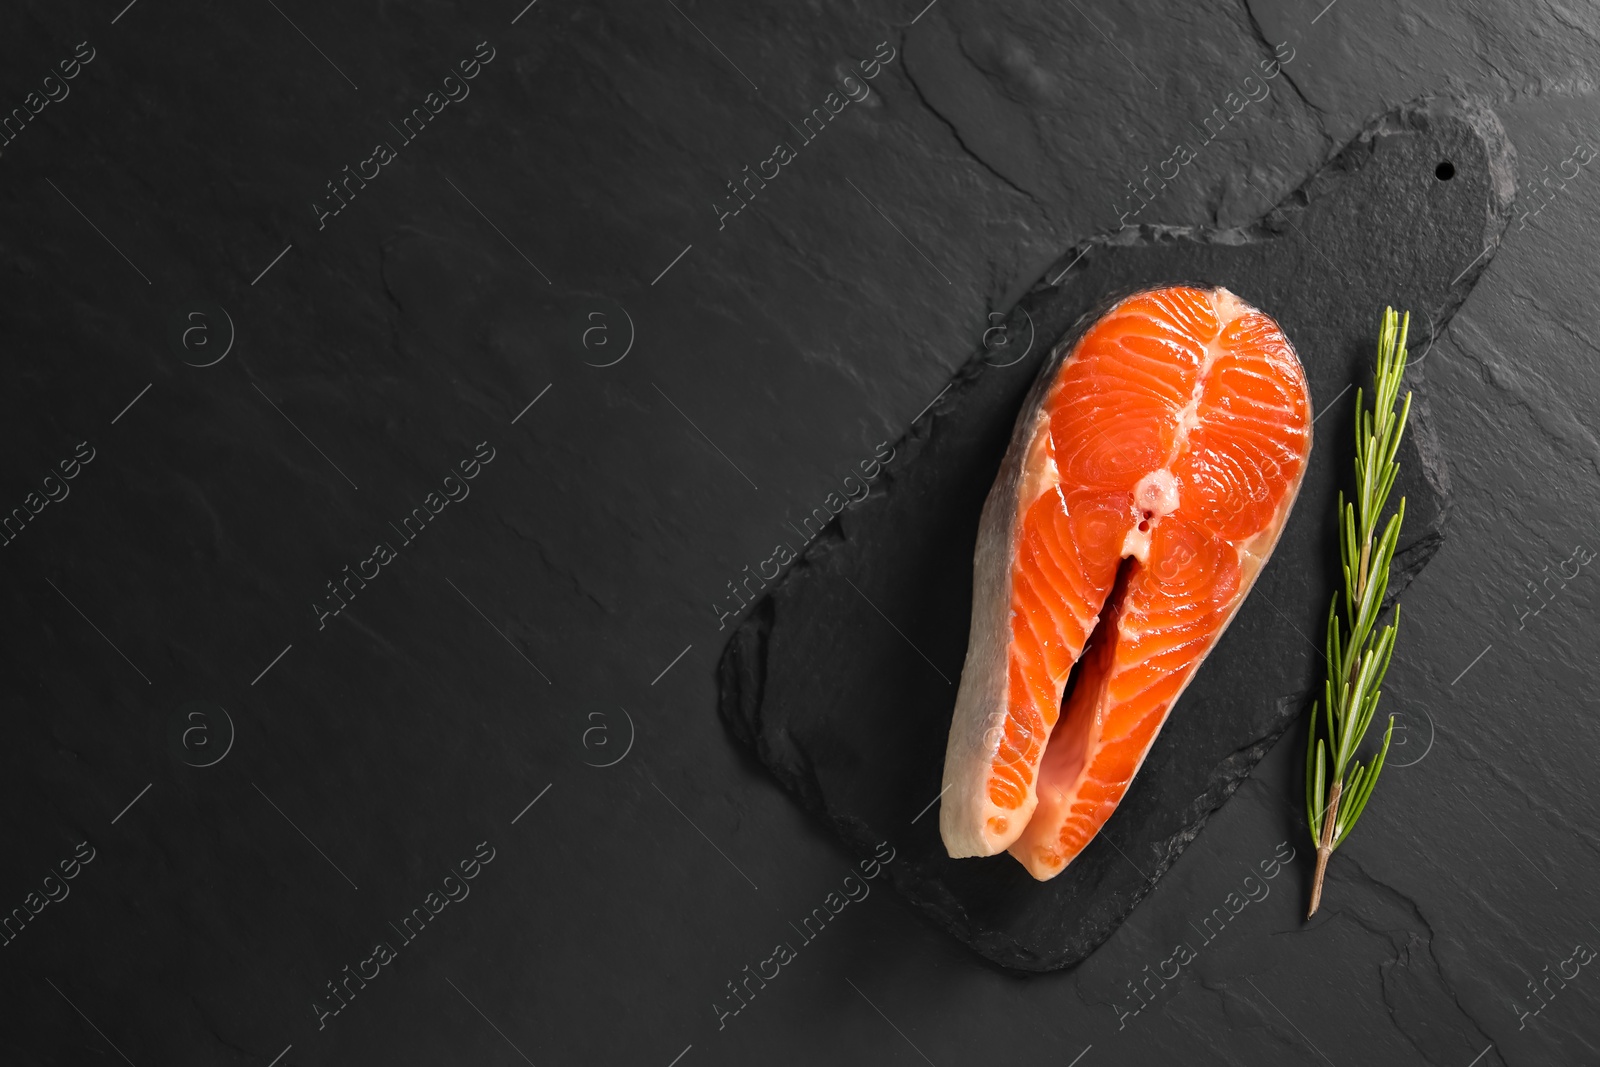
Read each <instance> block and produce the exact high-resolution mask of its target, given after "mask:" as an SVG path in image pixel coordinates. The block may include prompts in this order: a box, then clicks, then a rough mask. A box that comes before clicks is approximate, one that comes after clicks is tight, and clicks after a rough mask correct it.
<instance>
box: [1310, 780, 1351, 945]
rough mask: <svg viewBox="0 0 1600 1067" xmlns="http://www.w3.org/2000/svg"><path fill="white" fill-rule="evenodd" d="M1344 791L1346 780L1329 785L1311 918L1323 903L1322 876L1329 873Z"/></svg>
mask: <svg viewBox="0 0 1600 1067" xmlns="http://www.w3.org/2000/svg"><path fill="white" fill-rule="evenodd" d="M1343 791H1344V781H1343V779H1342V778H1339V777H1335V778H1334V779H1333V784H1332V785H1330V786H1329V787H1328V810H1327V811H1326V812H1324V813H1323V816H1322V840H1321V841H1319V842H1318V843H1317V871H1316V874H1314V875H1312V878H1311V908H1310V909H1309V910H1308V911H1307V912H1306V918H1307V919H1309V918H1311V917H1312V916H1313V915H1315V914H1316V913H1317V906H1318V905H1320V904H1321V903H1322V878H1323V876H1324V875H1325V874H1327V873H1328V857H1329V856H1332V855H1333V824H1334V823H1336V822H1338V821H1339V794H1340V793H1342V792H1343Z"/></svg>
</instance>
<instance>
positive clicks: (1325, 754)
mask: <svg viewBox="0 0 1600 1067" xmlns="http://www.w3.org/2000/svg"><path fill="white" fill-rule="evenodd" d="M1410 327H1411V313H1410V312H1406V316H1405V318H1404V319H1401V318H1400V317H1399V316H1398V315H1396V314H1395V310H1394V308H1385V309H1384V312H1383V326H1382V328H1381V330H1380V331H1379V333H1378V365H1377V368H1376V370H1375V371H1374V373H1373V393H1374V396H1373V407H1372V410H1371V411H1368V410H1367V409H1366V407H1365V406H1364V405H1363V403H1362V401H1363V394H1362V391H1361V390H1359V389H1358V390H1357V391H1356V499H1355V502H1354V503H1348V504H1347V503H1346V502H1345V498H1344V493H1343V492H1340V494H1339V552H1340V555H1341V556H1342V557H1343V564H1344V590H1343V593H1342V596H1343V598H1344V615H1343V617H1342V618H1341V617H1340V615H1339V600H1340V596H1341V594H1340V593H1335V594H1334V596H1333V603H1331V604H1329V605H1328V647H1327V657H1328V680H1327V682H1326V684H1325V685H1324V686H1323V694H1322V699H1321V700H1320V701H1318V702H1317V703H1316V705H1314V706H1313V707H1312V709H1311V735H1310V738H1309V739H1308V741H1307V743H1306V820H1307V822H1308V823H1309V824H1310V826H1311V839H1312V841H1313V842H1314V843H1315V844H1316V847H1317V872H1316V876H1315V878H1314V879H1313V880H1312V883H1311V907H1310V909H1309V910H1308V911H1307V912H1306V918H1308V919H1309V918H1311V916H1313V915H1315V914H1316V913H1317V905H1318V904H1320V903H1321V901H1322V879H1323V876H1324V875H1325V874H1326V873H1327V869H1328V858H1329V857H1330V856H1332V855H1333V850H1334V849H1336V848H1338V847H1339V846H1340V845H1341V844H1343V843H1344V840H1345V838H1347V837H1349V836H1350V831H1351V830H1353V829H1355V825H1356V820H1357V819H1359V818H1360V817H1361V812H1362V811H1363V810H1364V809H1365V808H1366V806H1367V799H1368V798H1369V797H1370V796H1371V795H1372V787H1373V786H1374V785H1376V784H1377V782H1378V774H1379V772H1381V771H1382V770H1383V760H1384V757H1385V756H1387V755H1388V753H1389V739H1390V737H1392V736H1393V735H1394V716H1392V715H1391V716H1390V717H1389V728H1388V729H1387V730H1385V731H1384V734H1383V748H1382V749H1381V750H1380V751H1379V752H1378V755H1377V757H1376V758H1374V759H1373V760H1372V762H1371V763H1370V764H1367V765H1363V764H1362V763H1361V761H1360V760H1358V759H1356V749H1358V748H1359V747H1360V746H1361V741H1362V738H1364V737H1365V736H1366V734H1367V727H1368V726H1370V725H1371V724H1372V717H1373V714H1374V712H1376V711H1377V710H1378V698H1379V696H1381V695H1382V692H1381V690H1380V689H1379V688H1378V686H1379V685H1380V684H1381V683H1382V681H1383V675H1384V672H1385V671H1387V670H1388V669H1389V657H1390V656H1392V655H1393V654H1394V640H1395V633H1396V630H1397V628H1398V627H1399V625H1400V606H1399V605H1398V604H1396V605H1395V609H1394V619H1393V621H1392V622H1391V623H1390V624H1389V625H1387V626H1385V627H1384V628H1383V629H1382V630H1381V631H1377V632H1374V631H1375V630H1376V627H1377V622H1378V614H1379V612H1381V611H1382V610H1383V599H1384V596H1385V595H1386V594H1387V593H1388V591H1389V564H1390V563H1391V562H1392V561H1393V559H1394V551H1395V546H1396V545H1397V544H1398V543H1399V540H1400V524H1401V522H1403V521H1404V520H1405V515H1406V501H1405V498H1404V497H1401V498H1400V507H1399V509H1398V510H1397V511H1396V513H1395V514H1393V515H1391V516H1390V517H1389V521H1388V523H1387V524H1386V525H1385V526H1384V528H1383V534H1382V536H1381V537H1378V538H1377V540H1376V542H1374V539H1373V538H1374V536H1375V535H1376V534H1377V531H1378V518H1379V515H1380V513H1381V512H1382V511H1383V505H1384V502H1385V501H1387V500H1388V499H1389V490H1390V489H1391V488H1392V487H1393V486H1394V479H1395V475H1396V474H1398V473H1399V471H1400V465H1399V463H1397V462H1396V461H1395V455H1396V453H1398V452H1399V450H1400V435H1401V434H1403V433H1404V432H1405V428H1406V417H1407V416H1408V415H1410V413H1411V394H1410V393H1409V392H1408V393H1407V394H1406V399H1405V404H1404V405H1403V406H1402V407H1401V409H1400V413H1399V415H1398V416H1397V415H1396V414H1395V410H1394V407H1395V400H1396V398H1397V397H1398V396H1399V394H1400V379H1401V378H1402V377H1403V376H1404V375H1405V371H1406V334H1407V332H1408V331H1409V329H1410Z"/></svg>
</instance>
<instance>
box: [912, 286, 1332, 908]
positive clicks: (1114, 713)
mask: <svg viewBox="0 0 1600 1067" xmlns="http://www.w3.org/2000/svg"><path fill="white" fill-rule="evenodd" d="M1063 347H1065V346H1063ZM1310 454H1311V398H1310V394H1309V392H1308V391H1307V388H1306V378H1305V371H1304V369H1303V368H1302V367H1301V366H1300V360H1299V358H1298V357H1297V356H1296V355H1295V351H1294V348H1293V347H1292V346H1291V345H1290V344H1289V340H1288V338H1286V337H1285V336H1284V334H1283V331H1282V330H1281V329H1279V327H1278V324H1277V323H1276V322H1274V321H1273V320H1272V319H1271V318H1269V317H1268V316H1267V315H1265V314H1263V313H1262V312H1260V311H1258V310H1256V309H1255V308H1253V307H1251V306H1250V305H1249V304H1247V303H1245V302H1244V301H1243V300H1240V299H1239V298H1238V297H1237V296H1235V295H1234V294H1232V293H1230V292H1229V291H1228V290H1226V289H1221V288H1218V289H1209V290H1208V289H1199V288H1193V287H1189V286H1168V287H1164V288H1159V289H1151V290H1147V291H1144V292H1139V293H1135V294H1133V295H1132V296H1129V297H1127V298H1125V299H1123V300H1121V301H1120V302H1118V303H1117V304H1115V305H1113V306H1112V308H1111V309H1110V310H1109V311H1107V312H1106V313H1105V314H1104V315H1103V316H1101V318H1100V319H1099V320H1098V321H1096V322H1095V323H1094V324H1093V325H1091V326H1090V327H1089V328H1088V329H1087V330H1086V331H1085V332H1084V333H1083V334H1081V335H1080V336H1079V337H1078V339H1077V340H1076V341H1075V342H1072V343H1071V345H1070V348H1068V349H1067V351H1066V352H1065V353H1064V358H1063V354H1062V353H1061V352H1060V351H1059V350H1058V353H1057V356H1056V358H1055V359H1052V360H1050V361H1048V362H1047V363H1046V365H1045V368H1044V371H1043V372H1042V373H1041V375H1040V378H1039V380H1038V381H1037V382H1036V383H1035V384H1034V387H1033V390H1032V391H1031V392H1030V393H1029V396H1028V399H1027V401H1026V402H1025V403H1024V405H1023V408H1022V412H1021V414H1020V415H1019V417H1018V419H1017V425H1016V430H1015V432H1014V433H1013V434H1012V438H1011V445H1010V447H1009V448H1008V449H1007V451H1006V456H1005V459H1004V460H1003V461H1002V463H1001V466H1000V473H999V476H998V477H997V478H996V479H995V483H994V487H993V488H992V489H991V490H990V492H989V496H988V499H987V500H986V501H985V503H984V507H983V516H982V519H981V521H980V524H979V528H978V544H977V550H976V552H975V554H974V559H973V588H972V627H971V633H970V635H969V637H968V641H967V658H966V663H965V665H964V666H963V668H962V672H961V687H960V690H959V692H958V694H957V696H956V707H955V718H954V720H953V721H952V722H951V724H950V740H949V745H948V747H947V749H946V752H945V763H944V789H945V792H944V793H943V794H942V796H943V802H942V805H941V809H940V814H939V830H940V833H941V835H942V836H943V838H944V843H945V848H946V850H947V851H948V852H949V854H950V855H951V856H954V857H961V856H991V855H994V854H995V853H998V852H1000V851H1002V850H1005V849H1009V850H1010V852H1011V854H1012V855H1013V856H1015V857H1016V858H1017V859H1018V860H1019V861H1020V862H1021V863H1022V864H1023V866H1025V867H1027V869H1028V871H1029V873H1031V874H1032V875H1033V876H1034V877H1035V878H1037V879H1040V880H1044V879H1047V878H1053V877H1054V876H1055V875H1058V874H1060V873H1061V872H1062V871H1063V870H1065V869H1066V866H1067V864H1069V863H1071V862H1072V861H1073V859H1074V858H1076V857H1077V856H1078V854H1079V853H1081V852H1082V851H1083V849H1084V848H1085V847H1086V846H1087V845H1088V844H1089V842H1090V841H1091V840H1093V839H1094V836H1095V834H1097V833H1098V832H1099V831H1100V828H1101V827H1102V826H1104V825H1105V822H1106V820H1107V819H1109V818H1110V817H1111V813H1112V812H1113V811H1115V810H1116V807H1117V804H1118V803H1119V802H1120V801H1121V800H1122V797H1123V796H1124V795H1125V794H1126V793H1127V791H1128V787H1129V785H1130V784H1131V783H1132V782H1133V777H1134V775H1135V774H1137V773H1138V772H1139V767H1140V765H1141V764H1143V763H1144V759H1145V756H1146V755H1147V754H1148V753H1149V751H1150V747H1151V745H1152V744H1153V743H1154V742H1155V739H1156V734H1157V733H1158V732H1159V731H1160V729H1161V726H1162V724H1163V723H1164V722H1165V721H1166V719H1167V716H1168V714H1170V713H1171V711H1172V707H1173V705H1174V704H1176V703H1177V700H1178V697H1179V695H1180V694H1182V692H1183V690H1184V688H1185V687H1186V686H1187V685H1188V684H1189V682H1190V680H1191V679H1192V678H1193V677H1194V675H1195V672H1196V671H1197V670H1198V669H1199V667H1200V664H1201V662H1202V661H1203V660H1204V659H1205V657H1206V654H1207V653H1208V652H1210V651H1211V649H1212V648H1213V647H1214V646H1215V645H1216V643H1217V639H1218V638H1219V637H1221V635H1222V631H1223V630H1224V629H1226V628H1227V625H1228V623H1229V622H1230V621H1231V620H1232V618H1233V616H1234V613H1235V612H1237V611H1238V610H1239V605H1240V604H1241V603H1243V602H1244V598H1245V595H1246V594H1247V593H1248V592H1249V591H1250V586H1251V585H1252V584H1253V583H1254V582H1255V580H1256V576H1257V575H1258V574H1259V573H1260V572H1261V568H1262V566H1263V565H1264V564H1265V563H1266V561H1267V558H1268V557H1269V556H1270V555H1271V554H1272V549H1273V547H1274V545H1276V543H1277V540H1278V535H1279V534H1280V533H1281V532H1282V530H1283V526H1284V522H1285V521H1286V520H1287V519H1288V517H1289V511H1290V509H1291V508H1292V507H1293V506H1294V501H1295V497H1296V495H1297V494H1298V492H1299V489H1300V480H1301V477H1302V476H1303V475H1304V473H1305V469H1306V461H1307V459H1308V457H1309V456H1310ZM1086 648H1087V649H1088V651H1087V653H1086V652H1085V649H1086ZM1080 660H1081V662H1080ZM1074 667H1076V668H1077V676H1076V678H1074V679H1073V685H1072V691H1071V695H1070V697H1069V698H1068V699H1067V702H1066V706H1065V707H1064V708H1063V706H1062V696H1063V693H1064V692H1065V691H1066V689H1067V683H1068V679H1069V676H1070V675H1071V674H1072V672H1073V669H1074Z"/></svg>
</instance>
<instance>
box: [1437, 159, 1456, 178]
mask: <svg viewBox="0 0 1600 1067" xmlns="http://www.w3.org/2000/svg"><path fill="white" fill-rule="evenodd" d="M1433 176H1434V177H1435V178H1438V179H1439V180H1440V181H1442V182H1447V181H1449V180H1450V179H1451V178H1454V177H1455V176H1456V165H1455V164H1454V163H1452V162H1450V161H1449V160H1448V159H1447V160H1445V161H1444V162H1442V163H1440V164H1439V165H1438V166H1437V167H1434V168H1433Z"/></svg>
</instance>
